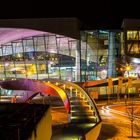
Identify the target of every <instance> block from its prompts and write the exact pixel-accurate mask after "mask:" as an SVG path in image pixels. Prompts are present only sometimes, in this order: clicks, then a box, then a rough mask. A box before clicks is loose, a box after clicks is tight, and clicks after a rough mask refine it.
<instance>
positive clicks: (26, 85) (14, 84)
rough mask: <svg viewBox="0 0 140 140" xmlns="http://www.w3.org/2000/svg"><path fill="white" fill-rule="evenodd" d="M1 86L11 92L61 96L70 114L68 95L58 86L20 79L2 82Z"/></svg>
mask: <svg viewBox="0 0 140 140" xmlns="http://www.w3.org/2000/svg"><path fill="white" fill-rule="evenodd" d="M0 86H1V87H2V88H4V89H10V90H28V91H33V92H34V93H39V92H40V93H44V94H48V95H53V96H60V97H61V99H62V101H63V103H64V106H65V109H66V111H67V112H69V102H68V99H67V96H66V93H65V92H64V91H63V90H62V89H61V88H59V87H58V86H56V85H54V84H52V83H50V82H45V81H37V80H29V79H18V80H5V81H1V82H0Z"/></svg>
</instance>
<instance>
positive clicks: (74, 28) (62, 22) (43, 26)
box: [0, 18, 80, 39]
mask: <svg viewBox="0 0 140 140" xmlns="http://www.w3.org/2000/svg"><path fill="white" fill-rule="evenodd" d="M0 28H3V29H5V28H7V29H10V28H22V29H25V30H26V29H32V30H38V31H42V32H50V33H54V34H59V35H64V36H67V37H71V38H75V39H80V30H79V29H80V22H79V20H78V19H76V18H37V19H0ZM3 29H2V30H3ZM7 33H8V30H7ZM0 34H1V33H0Z"/></svg>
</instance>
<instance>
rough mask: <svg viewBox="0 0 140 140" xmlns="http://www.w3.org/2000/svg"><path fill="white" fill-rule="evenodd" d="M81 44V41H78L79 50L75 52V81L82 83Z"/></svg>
mask: <svg viewBox="0 0 140 140" xmlns="http://www.w3.org/2000/svg"><path fill="white" fill-rule="evenodd" d="M80 48H81V44H80V41H77V48H76V50H75V55H76V56H75V69H76V72H75V81H77V82H80V81H81V68H80V67H81V51H80V50H81V49H80Z"/></svg>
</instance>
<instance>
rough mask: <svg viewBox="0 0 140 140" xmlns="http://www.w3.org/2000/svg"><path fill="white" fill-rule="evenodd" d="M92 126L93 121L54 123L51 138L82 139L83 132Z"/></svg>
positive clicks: (61, 139)
mask: <svg viewBox="0 0 140 140" xmlns="http://www.w3.org/2000/svg"><path fill="white" fill-rule="evenodd" d="M93 126H94V124H93V123H92V124H90V123H83V124H62V125H56V126H53V134H52V138H51V140H84V137H83V134H85V133H86V132H87V131H88V130H89V129H90V128H92V127H93Z"/></svg>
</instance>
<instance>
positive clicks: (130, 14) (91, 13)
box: [0, 0, 140, 29]
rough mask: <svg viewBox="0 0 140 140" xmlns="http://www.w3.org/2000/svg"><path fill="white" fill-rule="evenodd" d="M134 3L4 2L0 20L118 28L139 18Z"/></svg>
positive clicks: (102, 0) (86, 0)
mask: <svg viewBox="0 0 140 140" xmlns="http://www.w3.org/2000/svg"><path fill="white" fill-rule="evenodd" d="M139 7H140V5H139V3H138V0H133V1H132V0H131V1H130V0H71V1H70V0H65V1H63V0H61V1H60V0H46V1H40V0H34V1H32V0H30V3H29V0H28V1H17V2H15V3H13V1H8V4H7V3H6V4H5V5H4V4H2V5H1V8H0V18H1V19H3V18H55V17H56V18H57V17H77V18H79V19H80V20H81V21H82V22H83V24H84V25H85V27H88V28H112V29H119V28H120V27H121V24H122V20H123V19H124V18H140V10H139V9H140V8H139Z"/></svg>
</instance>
